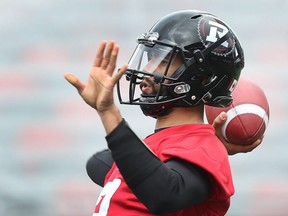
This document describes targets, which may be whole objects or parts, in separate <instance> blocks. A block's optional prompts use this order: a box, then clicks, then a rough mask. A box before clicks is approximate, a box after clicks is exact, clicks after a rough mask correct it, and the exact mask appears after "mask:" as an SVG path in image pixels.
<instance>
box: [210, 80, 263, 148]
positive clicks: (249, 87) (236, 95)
mask: <svg viewBox="0 0 288 216" xmlns="http://www.w3.org/2000/svg"><path fill="white" fill-rule="evenodd" d="M232 96H233V102H232V103H231V104H230V106H228V107H226V108H219V107H212V106H205V113H206V118H207V121H208V123H209V124H212V123H213V121H214V119H215V118H216V117H217V116H218V115H219V114H220V113H221V112H222V111H225V112H226V113H227V120H226V122H225V124H224V125H223V127H222V128H221V131H222V135H223V137H224V138H225V139H226V141H227V142H228V143H233V144H239V145H250V144H252V143H254V142H255V141H256V140H257V139H259V138H261V137H262V135H263V134H264V132H265V130H266V128H267V126H268V122H269V103H268V100H267V98H266V95H265V93H264V91H263V90H262V89H261V88H260V87H259V86H258V85H257V84H256V83H254V82H253V81H251V80H250V79H248V78H246V77H241V78H240V79H239V81H238V84H237V86H236V87H235V89H234V91H233V93H232Z"/></svg>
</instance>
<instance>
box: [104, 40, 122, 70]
mask: <svg viewBox="0 0 288 216" xmlns="http://www.w3.org/2000/svg"><path fill="white" fill-rule="evenodd" d="M118 52H119V46H118V45H116V44H115V45H114V47H113V50H112V52H111V55H110V57H109V58H110V60H109V64H108V66H107V69H106V71H107V73H108V74H109V75H110V76H111V75H112V73H113V71H114V70H115V67H116V62H117V57H118Z"/></svg>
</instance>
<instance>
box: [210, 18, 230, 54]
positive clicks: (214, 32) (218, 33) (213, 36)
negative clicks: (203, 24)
mask: <svg viewBox="0 0 288 216" xmlns="http://www.w3.org/2000/svg"><path fill="white" fill-rule="evenodd" d="M209 25H210V32H209V35H207V37H206V40H207V41H210V42H216V41H217V40H218V39H220V38H221V37H223V36H224V35H225V34H227V32H228V29H227V28H226V26H224V25H222V24H220V23H217V22H214V21H211V20H210V21H209ZM218 37H219V38H218ZM222 46H224V47H226V48H227V47H228V42H227V41H225V42H224V43H222Z"/></svg>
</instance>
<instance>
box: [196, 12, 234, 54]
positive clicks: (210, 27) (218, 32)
mask: <svg viewBox="0 0 288 216" xmlns="http://www.w3.org/2000/svg"><path fill="white" fill-rule="evenodd" d="M197 31H198V36H199V38H200V41H201V42H202V44H203V45H204V46H205V47H207V46H209V44H211V43H215V42H216V41H218V40H219V39H220V38H222V37H223V36H224V35H226V34H227V33H228V31H229V29H228V27H227V26H225V25H224V24H222V22H221V21H220V20H217V19H215V18H213V19H212V20H211V19H207V17H206V18H202V19H200V20H199V22H198V27H197ZM234 48H235V44H234V42H233V40H232V38H229V39H228V40H226V41H224V42H223V43H222V44H221V45H220V46H219V47H217V48H216V49H215V50H213V51H212V53H213V54H215V55H218V56H224V57H225V56H226V55H229V54H230V53H232V51H233V50H234Z"/></svg>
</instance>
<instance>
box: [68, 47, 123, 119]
mask: <svg viewBox="0 0 288 216" xmlns="http://www.w3.org/2000/svg"><path fill="white" fill-rule="evenodd" d="M118 52H119V46H118V45H117V44H116V43H115V42H114V41H110V42H109V43H108V44H107V42H106V41H102V42H101V43H100V45H99V47H98V51H97V54H96V57H95V60H94V64H93V67H92V69H91V72H90V75H89V78H88V81H87V83H86V84H85V83H83V82H81V81H80V80H79V79H78V78H77V77H76V76H75V75H74V74H70V73H67V74H65V75H64V77H65V79H66V80H67V81H68V82H69V83H70V84H71V85H73V86H74V87H75V88H76V89H77V90H78V92H79V94H80V95H81V97H82V98H83V100H84V101H85V102H86V103H87V104H89V105H90V106H91V107H93V108H94V109H96V110H97V111H98V113H101V112H105V111H106V110H107V109H109V108H110V107H111V106H113V105H114V99H113V88H114V86H115V84H116V83H117V81H118V80H119V79H120V78H121V76H122V75H123V74H124V73H125V71H126V70H127V65H124V66H122V68H121V69H120V70H119V71H118V73H116V74H114V75H113V72H114V70H115V67H116V61H117V56H118Z"/></svg>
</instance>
